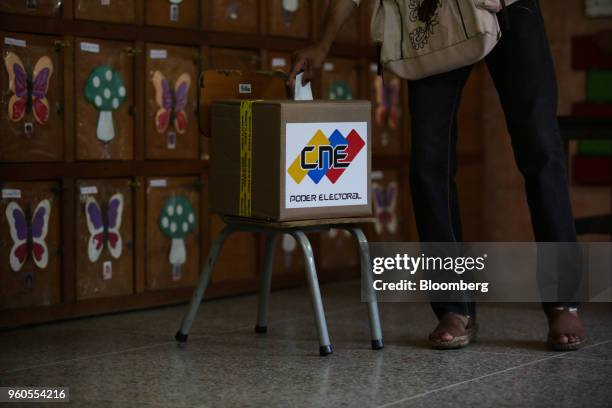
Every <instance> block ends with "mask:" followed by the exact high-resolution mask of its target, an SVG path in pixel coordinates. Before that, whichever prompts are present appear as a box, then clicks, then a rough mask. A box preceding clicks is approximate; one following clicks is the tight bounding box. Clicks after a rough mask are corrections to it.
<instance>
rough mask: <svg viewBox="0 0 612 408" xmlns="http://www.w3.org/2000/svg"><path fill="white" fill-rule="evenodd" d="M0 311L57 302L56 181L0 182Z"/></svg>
mask: <svg viewBox="0 0 612 408" xmlns="http://www.w3.org/2000/svg"><path fill="white" fill-rule="evenodd" d="M1 187H2V199H1V200H0V211H1V212H0V259H1V262H2V264H1V266H0V282H2V284H1V285H0V309H6V308H16V307H30V306H49V305H53V304H57V303H59V302H60V295H61V289H60V285H61V278H60V273H61V269H60V268H61V259H60V253H61V249H60V242H61V239H60V205H59V203H60V196H59V191H60V189H59V183H57V182H53V181H40V182H2V185H1Z"/></svg>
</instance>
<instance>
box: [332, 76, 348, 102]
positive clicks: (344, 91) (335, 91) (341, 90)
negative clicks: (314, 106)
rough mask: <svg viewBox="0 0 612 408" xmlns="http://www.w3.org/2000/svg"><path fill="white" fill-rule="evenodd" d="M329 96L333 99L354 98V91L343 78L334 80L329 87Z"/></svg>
mask: <svg viewBox="0 0 612 408" xmlns="http://www.w3.org/2000/svg"><path fill="white" fill-rule="evenodd" d="M327 97H328V98H329V99H332V100H337V99H353V91H352V90H351V87H350V85H349V84H347V83H346V81H344V80H342V79H336V80H335V81H332V83H331V84H330V85H329V88H328V89H327Z"/></svg>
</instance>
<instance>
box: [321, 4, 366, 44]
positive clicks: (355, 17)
mask: <svg viewBox="0 0 612 408" xmlns="http://www.w3.org/2000/svg"><path fill="white" fill-rule="evenodd" d="M329 3H330V0H320V1H317V2H315V4H316V6H317V22H318V24H317V29H316V32H317V35H321V28H322V25H323V24H324V18H325V12H326V10H327V7H328V6H329ZM362 10H363V7H356V8H355V10H354V11H353V13H352V14H351V16H350V17H349V20H348V21H347V22H346V23H344V26H342V28H341V29H340V32H338V35H337V36H336V41H335V42H336V43H341V44H342V43H344V44H358V43H359V42H360V36H361V34H360V31H361V20H362V19H361V17H360V16H361V13H362Z"/></svg>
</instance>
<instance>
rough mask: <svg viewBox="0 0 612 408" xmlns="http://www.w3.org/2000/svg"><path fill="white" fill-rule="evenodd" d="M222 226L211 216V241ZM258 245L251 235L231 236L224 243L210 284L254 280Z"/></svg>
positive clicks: (220, 222)
mask: <svg viewBox="0 0 612 408" xmlns="http://www.w3.org/2000/svg"><path fill="white" fill-rule="evenodd" d="M224 226H225V223H224V222H223V221H222V220H221V218H219V216H218V215H217V214H211V216H210V230H209V233H210V239H211V241H212V240H214V239H215V237H216V236H217V235H218V234H219V232H220V231H221V230H222V229H223V227H224ZM258 245H259V244H258V241H257V238H256V236H255V235H254V234H252V233H249V232H242V233H237V234H232V235H231V236H230V237H229V238H228V239H227V240H226V241H225V245H224V246H223V250H222V251H221V254H220V255H219V258H218V260H217V264H216V266H215V271H214V273H213V276H212V282H213V283H215V284H216V283H220V282H238V281H245V282H248V281H253V280H256V278H257V259H258V258H257V250H258Z"/></svg>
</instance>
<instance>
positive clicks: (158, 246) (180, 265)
mask: <svg viewBox="0 0 612 408" xmlns="http://www.w3.org/2000/svg"><path fill="white" fill-rule="evenodd" d="M146 188H147V211H146V216H147V221H146V247H147V256H146V259H147V264H146V274H147V277H146V289H147V290H158V289H168V288H177V287H185V286H193V285H195V284H196V282H197V279H198V274H199V266H200V261H199V259H200V240H201V232H200V229H199V222H200V221H199V220H200V216H201V214H200V195H201V185H200V182H199V178H198V177H191V176H190V177H165V178H162V177H160V178H158V177H154V178H148V179H147V183H146ZM192 215H193V216H192ZM162 228H163V230H164V231H165V232H164V231H162ZM185 230H186V231H187V232H185Z"/></svg>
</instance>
